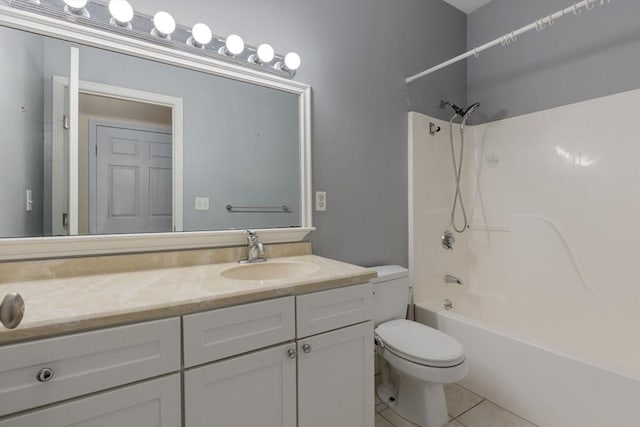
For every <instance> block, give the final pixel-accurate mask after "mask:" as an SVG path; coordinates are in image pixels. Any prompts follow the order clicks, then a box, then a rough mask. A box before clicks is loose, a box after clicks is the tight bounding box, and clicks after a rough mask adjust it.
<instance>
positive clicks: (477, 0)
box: [444, 0, 491, 13]
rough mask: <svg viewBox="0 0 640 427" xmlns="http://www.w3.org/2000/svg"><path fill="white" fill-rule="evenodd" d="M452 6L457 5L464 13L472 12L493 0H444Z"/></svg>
mask: <svg viewBox="0 0 640 427" xmlns="http://www.w3.org/2000/svg"><path fill="white" fill-rule="evenodd" d="M444 1H446V2H447V3H449V4H450V5H451V6H453V7H456V8H458V9H460V10H461V11H463V12H464V13H470V12H473V11H474V10H476V9H477V8H479V7H480V6H484V5H485V4H487V3H489V2H490V1H491V0H444Z"/></svg>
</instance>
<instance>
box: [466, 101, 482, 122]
mask: <svg viewBox="0 0 640 427" xmlns="http://www.w3.org/2000/svg"><path fill="white" fill-rule="evenodd" d="M478 108H480V103H479V102H476V103H475V104H471V105H470V106H469V107H467V109H466V110H464V112H463V113H462V123H466V121H467V119H468V118H469V117H470V116H471V115H472V114H473V113H475V112H476V110H477V109H478Z"/></svg>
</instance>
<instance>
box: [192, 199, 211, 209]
mask: <svg viewBox="0 0 640 427" xmlns="http://www.w3.org/2000/svg"><path fill="white" fill-rule="evenodd" d="M195 209H196V210H197V211H208V210H209V198H208V197H196V206H195Z"/></svg>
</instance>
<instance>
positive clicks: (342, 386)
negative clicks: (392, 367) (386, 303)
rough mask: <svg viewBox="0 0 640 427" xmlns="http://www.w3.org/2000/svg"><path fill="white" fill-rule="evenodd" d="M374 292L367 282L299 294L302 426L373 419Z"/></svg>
mask: <svg viewBox="0 0 640 427" xmlns="http://www.w3.org/2000/svg"><path fill="white" fill-rule="evenodd" d="M372 296H373V290H372V287H371V285H370V284H364V285H357V286H350V287H345V288H339V289H333V290H329V291H324V292H317V293H313V294H307V295H302V296H299V297H298V298H297V307H296V308H297V314H298V316H297V318H298V339H297V349H298V425H299V426H300V427H326V426H336V427H338V426H339V427H342V426H344V427H371V426H373V425H374V416H375V411H374V396H373V392H374V384H373V379H374V376H373V348H374V347H373V322H372V320H371V319H372V304H373V301H372ZM349 325H352V326H349ZM325 331H329V332H325ZM320 332H322V333H320Z"/></svg>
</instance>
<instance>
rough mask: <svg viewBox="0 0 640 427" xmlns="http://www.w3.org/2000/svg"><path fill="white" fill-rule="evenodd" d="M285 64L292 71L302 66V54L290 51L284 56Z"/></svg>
mask: <svg viewBox="0 0 640 427" xmlns="http://www.w3.org/2000/svg"><path fill="white" fill-rule="evenodd" d="M284 66H285V67H287V68H288V69H289V70H291V71H295V70H297V69H298V68H300V55H298V54H297V53H295V52H289V53H287V54H286V55H285V57H284Z"/></svg>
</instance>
